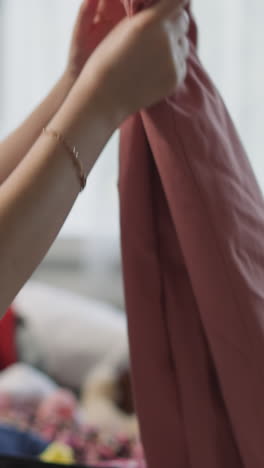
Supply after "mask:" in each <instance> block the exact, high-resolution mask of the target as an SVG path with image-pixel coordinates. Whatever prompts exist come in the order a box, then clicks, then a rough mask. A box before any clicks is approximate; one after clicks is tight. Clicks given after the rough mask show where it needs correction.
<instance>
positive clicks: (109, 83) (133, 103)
mask: <svg viewBox="0 0 264 468" xmlns="http://www.w3.org/2000/svg"><path fill="white" fill-rule="evenodd" d="M108 1H109V0H108ZM110 1H113V0H110ZM109 3H110V2H109ZM185 3H186V2H185V1H179V0H160V2H158V3H157V4H155V5H154V6H152V7H150V8H147V9H146V10H143V11H141V12H139V13H137V14H135V15H134V16H133V17H131V18H125V19H123V20H122V21H121V22H120V23H119V24H118V25H117V26H116V27H115V28H114V29H113V30H112V31H111V32H110V33H109V34H108V36H107V37H106V38H105V40H103V41H102V43H101V44H100V45H99V46H98V47H97V49H96V51H95V52H94V54H93V55H92V57H91V58H90V60H89V61H88V62H87V65H86V66H85V68H84V70H83V73H82V75H81V76H80V81H81V82H82V83H83V86H84V87H85V83H91V81H92V82H93V88H94V89H97V90H98V94H100V96H101V99H102V100H104V101H105V102H106V103H107V104H108V106H109V107H110V110H113V109H114V110H116V111H118V113H119V115H118V118H117V120H118V121H119V122H120V123H121V121H122V120H124V118H126V117H127V116H128V115H130V114H132V113H134V112H136V111H138V110H139V109H141V108H145V107H149V106H151V105H152V104H154V103H155V102H158V101H160V100H161V99H163V98H164V97H166V96H168V95H170V94H171V93H172V92H173V91H174V90H175V89H177V88H178V87H179V86H180V85H181V84H182V82H183V80H184V79H185V76H186V70H187V65H186V62H187V57H188V54H189V41H188V38H187V33H188V29H189V17H188V14H187V13H186V11H185V10H184V5H185Z"/></svg>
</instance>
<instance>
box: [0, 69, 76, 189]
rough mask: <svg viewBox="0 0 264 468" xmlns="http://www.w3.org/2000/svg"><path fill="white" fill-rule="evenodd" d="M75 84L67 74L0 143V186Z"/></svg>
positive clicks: (66, 73)
mask: <svg viewBox="0 0 264 468" xmlns="http://www.w3.org/2000/svg"><path fill="white" fill-rule="evenodd" d="M73 83H74V79H73V77H72V76H71V75H70V74H69V73H68V72H65V73H64V74H63V75H62V76H61V78H60V79H59V81H58V82H57V83H56V85H55V86H54V88H53V89H52V90H51V92H50V93H49V95H48V96H47V97H46V99H44V101H43V102H41V104H40V105H39V106H38V107H37V108H36V109H35V110H34V111H33V112H32V113H31V115H30V116H29V117H28V118H27V119H26V120H25V121H24V122H23V123H22V125H20V126H19V127H18V128H17V129H16V130H15V131H13V132H12V133H11V134H10V135H9V136H8V137H7V138H6V139H5V140H4V141H2V142H1V143H0V185H1V184H2V183H3V182H4V180H5V179H7V177H8V176H9V175H10V174H11V172H12V171H13V170H14V169H15V168H16V166H17V165H18V164H19V163H20V162H21V161H22V159H23V158H24V156H25V155H26V154H27V152H28V151H29V149H30V148H31V146H32V145H33V144H34V142H35V141H36V139H37V138H38V136H39V134H40V132H41V130H42V129H43V127H45V126H46V125H47V124H48V122H49V121H50V120H51V118H52V117H53V116H54V114H55V113H56V112H57V110H58V109H59V108H60V106H61V105H62V103H63V101H64V100H65V98H66V97H67V95H68V93H69V91H70V90H71V88H72V85H73ZM7 155H8V156H7Z"/></svg>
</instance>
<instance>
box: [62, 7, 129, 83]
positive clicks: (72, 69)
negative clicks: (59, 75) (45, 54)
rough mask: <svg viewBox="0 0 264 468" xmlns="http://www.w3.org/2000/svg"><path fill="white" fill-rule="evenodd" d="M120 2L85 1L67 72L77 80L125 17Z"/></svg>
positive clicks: (76, 25) (75, 33)
mask: <svg viewBox="0 0 264 468" xmlns="http://www.w3.org/2000/svg"><path fill="white" fill-rule="evenodd" d="M124 15H125V10H124V8H123V6H122V4H121V1H120V0H84V1H83V3H82V5H81V7H80V10H79V14H78V17H77V20H76V23H75V27H74V31H73V35H72V40H71V46H70V52H69V58H68V63H67V68H66V71H67V73H69V74H70V76H71V77H72V78H73V80H75V79H76V78H77V77H78V76H79V74H80V72H81V71H82V69H83V66H84V65H85V63H86V61H87V60H88V58H89V57H90V56H91V54H92V53H93V51H94V50H95V48H96V47H97V46H98V44H100V42H101V41H102V40H103V39H104V38H105V37H106V36H107V34H108V33H109V32H110V31H111V30H112V29H113V27H114V26H115V25H116V24H117V23H118V22H119V21H120V20H121V19H122V18H123V17H124Z"/></svg>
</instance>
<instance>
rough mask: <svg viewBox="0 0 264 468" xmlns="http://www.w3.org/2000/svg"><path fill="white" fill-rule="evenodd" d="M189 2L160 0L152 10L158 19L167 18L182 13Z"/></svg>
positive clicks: (184, 0) (185, 0) (183, 0)
mask: <svg viewBox="0 0 264 468" xmlns="http://www.w3.org/2000/svg"><path fill="white" fill-rule="evenodd" d="M188 3H189V2H188V0H160V1H159V2H158V3H157V4H155V5H154V6H153V7H151V8H150V10H152V12H153V14H154V15H155V16H156V18H157V19H158V18H159V19H166V18H169V17H170V16H172V15H176V16H177V15H178V14H180V12H181V11H182V10H183V9H184V8H185V6H187V4H188Z"/></svg>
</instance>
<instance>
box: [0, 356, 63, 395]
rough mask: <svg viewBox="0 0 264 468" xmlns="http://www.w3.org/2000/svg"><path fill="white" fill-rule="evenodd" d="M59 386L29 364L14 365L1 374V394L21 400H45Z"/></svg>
mask: <svg viewBox="0 0 264 468" xmlns="http://www.w3.org/2000/svg"><path fill="white" fill-rule="evenodd" d="M57 389H58V386H57V385H56V384H55V382H53V381H52V380H51V379H50V378H48V377H47V376H46V375H44V374H42V372H39V371H38V370H36V369H33V368H32V367H31V366H28V365H27V364H22V363H18V364H13V365H12V366H10V367H8V368H7V369H5V370H3V371H1V373H0V393H8V395H10V396H13V397H19V398H40V399H42V398H45V397H48V396H49V395H51V394H52V393H54V392H55V391H56V390H57Z"/></svg>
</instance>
